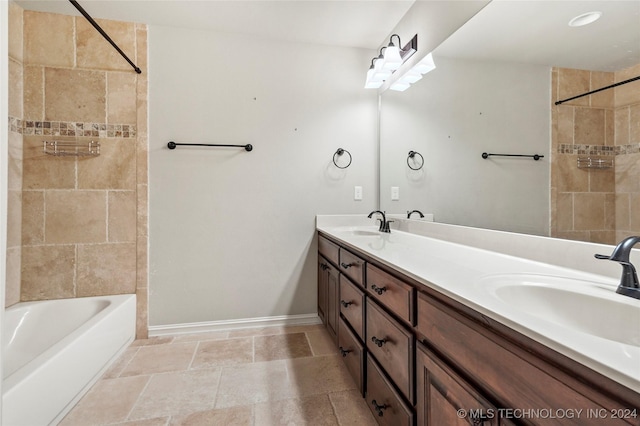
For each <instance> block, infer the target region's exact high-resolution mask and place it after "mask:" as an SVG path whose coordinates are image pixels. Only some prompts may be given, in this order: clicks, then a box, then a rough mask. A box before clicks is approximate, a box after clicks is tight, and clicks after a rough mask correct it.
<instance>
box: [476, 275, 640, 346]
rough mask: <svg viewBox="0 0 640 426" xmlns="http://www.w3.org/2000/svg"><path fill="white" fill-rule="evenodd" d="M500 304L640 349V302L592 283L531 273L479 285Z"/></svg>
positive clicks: (490, 278) (485, 280)
mask: <svg viewBox="0 0 640 426" xmlns="http://www.w3.org/2000/svg"><path fill="white" fill-rule="evenodd" d="M478 286H480V288H482V289H485V290H486V291H488V292H489V294H490V295H491V296H493V297H494V298H495V299H497V300H498V301H500V302H502V303H504V304H507V305H510V306H511V308H512V309H516V310H518V311H520V312H523V313H525V314H527V315H531V316H534V317H536V318H539V319H541V320H544V321H547V322H552V323H554V324H557V325H559V326H562V327H565V328H569V329H571V330H574V331H577V332H580V333H586V334H590V335H592V336H597V337H600V338H603V339H607V340H611V341H615V342H619V343H624V344H627V345H633V346H638V347H640V301H639V300H636V299H632V298H630V297H627V296H623V295H620V294H616V293H615V287H612V286H607V285H604V284H599V283H596V282H592V281H583V280H578V279H571V278H562V277H553V276H545V275H529V274H504V275H494V276H487V277H485V278H483V279H481V280H480V281H479V282H478Z"/></svg>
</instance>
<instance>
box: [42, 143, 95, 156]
mask: <svg viewBox="0 0 640 426" xmlns="http://www.w3.org/2000/svg"><path fill="white" fill-rule="evenodd" d="M43 152H44V153H45V154H48V155H54V156H56V157H97V156H98V155H100V142H98V141H88V142H75V141H43Z"/></svg>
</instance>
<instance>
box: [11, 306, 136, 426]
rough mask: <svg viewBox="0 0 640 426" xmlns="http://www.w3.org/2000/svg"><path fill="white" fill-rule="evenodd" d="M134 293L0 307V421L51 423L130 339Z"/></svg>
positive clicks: (132, 337) (133, 317)
mask: <svg viewBox="0 0 640 426" xmlns="http://www.w3.org/2000/svg"><path fill="white" fill-rule="evenodd" d="M135 322H136V299H135V295H129V294H127V295H117V296H101V297H83V298H77V299H60V300H48V301H42V302H23V303H18V304H16V305H13V306H11V307H9V308H7V309H6V310H5V315H4V325H3V330H2V332H3V335H2V366H3V375H4V378H3V382H2V393H3V394H2V424H3V425H10V426H17V425H30V426H33V425H48V424H56V423H58V422H59V421H60V420H62V418H63V417H64V416H65V415H66V414H67V412H68V411H69V410H70V409H71V408H72V407H73V406H74V405H75V404H76V403H77V401H78V400H79V399H80V398H81V397H82V395H83V394H84V393H85V392H86V391H87V390H88V389H89V387H90V386H91V385H92V384H93V383H95V381H96V380H97V379H98V378H99V377H100V376H101V375H102V373H103V372H104V371H105V370H106V368H107V367H108V366H109V365H110V364H111V363H112V362H113V361H114V360H115V359H116V358H117V357H118V356H119V355H120V354H121V353H122V351H124V349H126V347H127V346H128V345H129V344H130V343H131V342H132V341H133V339H134V337H135Z"/></svg>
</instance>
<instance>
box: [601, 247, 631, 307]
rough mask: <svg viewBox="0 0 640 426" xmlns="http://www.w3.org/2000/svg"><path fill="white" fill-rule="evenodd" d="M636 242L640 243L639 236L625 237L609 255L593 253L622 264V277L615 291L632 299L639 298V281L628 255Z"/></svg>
mask: <svg viewBox="0 0 640 426" xmlns="http://www.w3.org/2000/svg"><path fill="white" fill-rule="evenodd" d="M638 243H640V237H627V238H625V239H624V240H622V241H620V242H619V243H618V245H617V246H616V248H614V249H613V253H611V256H605V255H603V254H596V255H595V257H596V259H605V260H613V261H614V262H618V263H619V264H620V265H622V277H621V278H620V285H618V289H617V290H616V293H618V294H624V295H625V296H629V297H633V298H634V299H640V283H638V275H637V274H636V268H635V267H634V266H633V265H632V264H631V261H630V260H629V255H630V254H631V249H632V248H633V246H635V245H636V244H638Z"/></svg>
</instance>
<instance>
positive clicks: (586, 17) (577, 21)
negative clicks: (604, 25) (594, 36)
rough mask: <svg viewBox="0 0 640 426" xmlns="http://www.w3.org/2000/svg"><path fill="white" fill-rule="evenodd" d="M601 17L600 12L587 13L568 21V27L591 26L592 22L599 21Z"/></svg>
mask: <svg viewBox="0 0 640 426" xmlns="http://www.w3.org/2000/svg"><path fill="white" fill-rule="evenodd" d="M601 16H602V12H600V11H597V10H596V11H593V12H587V13H583V14H582V15H578V16H576V17H575V18H573V19H572V20H570V21H569V26H570V27H583V26H585V25H589V24H592V23H594V22H596V21H597V20H598V19H600V17H601Z"/></svg>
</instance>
